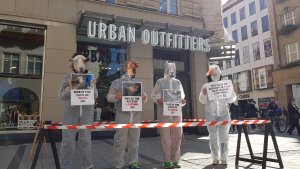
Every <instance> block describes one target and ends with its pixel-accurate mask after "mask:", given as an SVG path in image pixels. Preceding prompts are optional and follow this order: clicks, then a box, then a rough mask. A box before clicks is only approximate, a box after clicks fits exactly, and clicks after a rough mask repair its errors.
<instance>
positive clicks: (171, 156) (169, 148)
mask: <svg viewBox="0 0 300 169" xmlns="http://www.w3.org/2000/svg"><path fill="white" fill-rule="evenodd" d="M164 89H173V90H178V91H181V99H182V104H183V105H185V100H184V97H185V94H184V91H183V87H182V85H181V82H180V81H179V80H178V79H176V65H175V62H174V63H169V62H167V61H166V63H165V73H164V78H161V79H158V80H157V82H156V84H155V86H154V88H153V90H152V93H151V98H152V99H153V101H154V102H155V103H156V104H157V117H158V122H163V123H164V122H166V123H172V122H178V123H180V122H182V116H164V115H163V91H164ZM160 137H161V146H162V152H163V162H164V163H163V167H164V168H166V169H170V168H181V166H180V165H179V160H180V145H181V138H182V128H181V127H176V128H160Z"/></svg>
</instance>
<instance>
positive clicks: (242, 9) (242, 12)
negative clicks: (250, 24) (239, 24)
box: [240, 7, 246, 21]
mask: <svg viewBox="0 0 300 169" xmlns="http://www.w3.org/2000/svg"><path fill="white" fill-rule="evenodd" d="M244 19H246V10H245V7H243V8H241V9H240V21H242V20H244Z"/></svg>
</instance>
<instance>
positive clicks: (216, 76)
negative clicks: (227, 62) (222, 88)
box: [206, 65, 222, 82]
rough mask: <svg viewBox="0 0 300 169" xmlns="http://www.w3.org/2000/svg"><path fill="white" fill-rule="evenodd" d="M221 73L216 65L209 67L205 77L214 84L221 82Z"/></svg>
mask: <svg viewBox="0 0 300 169" xmlns="http://www.w3.org/2000/svg"><path fill="white" fill-rule="evenodd" d="M221 73H222V72H221V69H220V67H219V66H218V65H210V66H209V69H208V72H207V73H206V76H207V77H208V79H211V80H212V81H214V82H216V81H219V80H221V77H222V76H221Z"/></svg>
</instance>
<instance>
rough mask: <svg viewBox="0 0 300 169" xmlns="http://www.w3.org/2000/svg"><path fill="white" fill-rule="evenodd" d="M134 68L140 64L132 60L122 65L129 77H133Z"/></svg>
mask: <svg viewBox="0 0 300 169" xmlns="http://www.w3.org/2000/svg"><path fill="white" fill-rule="evenodd" d="M136 68H140V64H139V63H137V62H134V61H129V62H127V63H126V64H125V65H124V67H123V70H124V72H126V73H127V75H128V76H129V77H130V78H135V74H136Z"/></svg>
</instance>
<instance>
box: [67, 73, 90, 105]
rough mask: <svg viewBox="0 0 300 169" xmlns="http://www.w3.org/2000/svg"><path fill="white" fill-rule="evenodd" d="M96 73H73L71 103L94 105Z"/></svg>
mask: <svg viewBox="0 0 300 169" xmlns="http://www.w3.org/2000/svg"><path fill="white" fill-rule="evenodd" d="M93 80H94V75H93V74H77V73H72V74H71V105H72V106H75V105H94V104H95V99H94V84H93Z"/></svg>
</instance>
